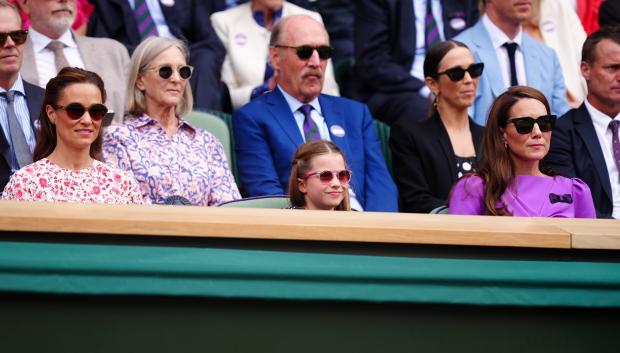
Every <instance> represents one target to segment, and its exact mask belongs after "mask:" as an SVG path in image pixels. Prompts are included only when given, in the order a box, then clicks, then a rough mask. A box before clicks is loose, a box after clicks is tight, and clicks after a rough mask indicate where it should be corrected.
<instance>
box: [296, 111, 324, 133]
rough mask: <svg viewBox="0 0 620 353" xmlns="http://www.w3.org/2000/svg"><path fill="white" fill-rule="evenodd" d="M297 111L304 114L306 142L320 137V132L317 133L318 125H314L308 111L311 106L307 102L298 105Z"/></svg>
mask: <svg viewBox="0 0 620 353" xmlns="http://www.w3.org/2000/svg"><path fill="white" fill-rule="evenodd" d="M299 111H300V112H302V114H303V115H304V125H303V127H304V138H305V139H306V142H310V141H316V140H320V139H321V134H319V127H318V126H316V123H315V122H314V120H312V117H310V113H311V112H312V106H311V105H309V104H304V105H302V106H301V107H299Z"/></svg>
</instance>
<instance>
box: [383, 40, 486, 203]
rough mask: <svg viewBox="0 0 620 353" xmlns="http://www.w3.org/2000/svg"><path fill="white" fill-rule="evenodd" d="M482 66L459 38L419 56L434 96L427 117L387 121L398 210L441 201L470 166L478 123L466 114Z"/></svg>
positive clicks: (477, 139) (479, 135)
mask: <svg viewBox="0 0 620 353" xmlns="http://www.w3.org/2000/svg"><path fill="white" fill-rule="evenodd" d="M483 69H484V65H483V64H482V63H475V62H474V56H473V54H472V53H471V51H470V50H469V48H467V46H466V45H465V44H463V43H461V42H458V41H455V40H448V41H445V42H442V43H440V44H437V45H435V46H434V47H432V48H431V49H430V50H429V51H428V53H427V55H426V59H425V60H424V76H425V77H426V79H425V81H426V86H427V87H428V88H429V89H430V91H431V92H432V93H433V95H434V96H435V99H434V101H433V106H432V108H431V110H430V112H429V118H428V119H427V120H425V121H423V122H420V123H414V124H411V123H410V122H409V121H410V119H401V120H400V121H399V122H397V123H396V124H395V125H393V126H392V129H391V136H390V146H391V149H392V153H393V168H394V177H395V179H396V184H397V185H398V192H399V202H400V210H401V211H402V212H420V213H428V212H430V211H431V210H433V209H435V208H437V207H439V206H443V205H445V204H446V203H447V199H448V194H449V192H450V188H451V187H452V185H453V184H454V182H455V181H456V180H457V179H458V178H460V177H461V176H463V175H464V174H466V173H470V172H474V171H475V169H476V158H477V156H478V153H477V151H479V149H480V145H481V143H482V132H483V130H484V128H483V127H481V126H478V125H476V124H475V123H474V122H473V120H471V119H470V118H469V115H468V113H467V109H468V108H469V107H470V106H471V105H472V104H473V103H474V100H475V98H476V92H477V88H478V80H479V78H480V75H482V70H483Z"/></svg>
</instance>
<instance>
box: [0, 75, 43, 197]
mask: <svg viewBox="0 0 620 353" xmlns="http://www.w3.org/2000/svg"><path fill="white" fill-rule="evenodd" d="M23 82H24V92H25V93H26V104H27V105H28V112H29V113H30V126H31V127H32V131H34V132H35V136H36V133H37V129H36V127H35V123H34V122H35V121H36V120H38V119H39V113H41V106H42V105H43V95H44V94H45V90H44V89H43V88H41V87H39V86H35V85H32V84H30V83H28V82H26V81H23ZM10 146H11V145H10V143H9V141H7V139H6V137H5V136H4V131H2V126H0V156H1V157H0V193H1V192H2V190H4V187H5V186H6V184H7V183H8V182H9V179H10V178H11V156H10Z"/></svg>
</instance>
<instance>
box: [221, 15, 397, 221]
mask: <svg viewBox="0 0 620 353" xmlns="http://www.w3.org/2000/svg"><path fill="white" fill-rule="evenodd" d="M328 45H329V38H328V35H327V32H326V31H325V28H324V27H323V26H322V25H321V24H320V23H319V22H317V21H315V20H314V19H312V18H311V17H309V16H305V15H296V16H289V17H286V18H284V19H282V20H281V21H280V22H279V23H278V24H277V25H276V26H275V27H274V29H273V31H272V36H271V42H270V49H269V55H270V60H271V63H272V65H273V67H274V69H275V72H276V77H277V83H278V85H277V87H276V89H275V90H274V91H272V92H270V93H267V94H265V95H263V96H260V97H258V98H256V99H254V100H252V101H251V102H250V103H248V104H247V105H245V106H243V107H242V108H241V109H239V110H237V111H236V112H235V113H234V114H233V131H234V136H235V144H236V147H235V148H236V152H237V166H238V168H239V174H240V178H241V185H242V187H243V189H244V190H245V192H246V194H247V196H259V195H277V194H287V193H288V190H287V184H288V179H289V176H290V171H291V161H292V159H293V155H294V154H295V150H296V149H297V148H298V147H299V146H300V145H301V144H303V143H304V135H303V131H304V130H303V127H302V124H303V122H304V115H303V113H301V112H300V111H299V109H298V108H299V107H301V106H302V105H310V106H311V107H312V110H311V113H310V116H311V118H312V120H313V124H316V126H317V128H318V130H319V133H320V135H321V138H322V139H329V140H331V141H332V142H334V143H335V144H336V145H338V147H340V148H341V149H342V151H343V152H344V154H345V157H346V160H347V164H348V166H349V169H351V170H352V171H353V180H352V183H351V188H352V191H353V192H352V206H353V208H355V206H356V205H358V208H359V207H360V206H361V208H363V210H366V211H397V210H398V203H397V191H396V186H395V184H394V182H393V180H392V178H391V176H390V174H389V172H388V170H387V166H386V164H385V160H384V159H383V155H382V154H381V150H380V144H379V141H378V139H377V136H376V131H375V126H374V123H373V119H372V116H371V115H370V112H369V111H368V108H367V107H366V106H365V105H363V104H361V103H358V102H355V101H352V100H348V99H345V98H340V97H333V96H328V95H324V94H321V89H322V87H323V78H324V73H325V67H326V65H327V59H328V57H329V55H325V52H324V49H325V46H328ZM301 46H310V47H311V49H310V51H311V54H310V57H305V58H304V55H303V54H304V53H303V51H302V50H299V49H298V48H299V47H301ZM319 49H320V50H321V52H322V53H323V55H322V56H323V57H322V58H321V57H319ZM300 56H301V57H300Z"/></svg>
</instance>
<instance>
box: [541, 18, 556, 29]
mask: <svg viewBox="0 0 620 353" xmlns="http://www.w3.org/2000/svg"><path fill="white" fill-rule="evenodd" d="M540 28H541V29H542V30H543V31H545V32H553V31H555V22H553V21H551V20H547V21H545V22H543V23H541V25H540Z"/></svg>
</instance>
